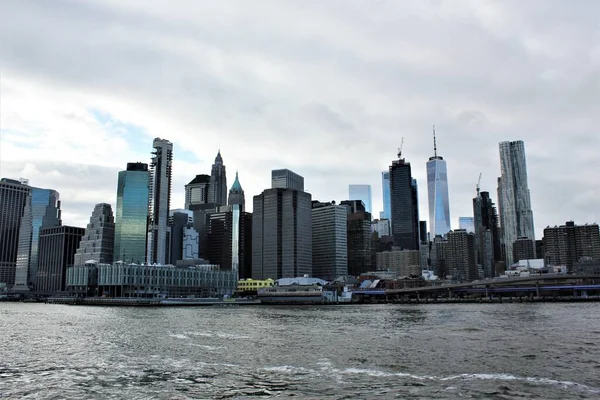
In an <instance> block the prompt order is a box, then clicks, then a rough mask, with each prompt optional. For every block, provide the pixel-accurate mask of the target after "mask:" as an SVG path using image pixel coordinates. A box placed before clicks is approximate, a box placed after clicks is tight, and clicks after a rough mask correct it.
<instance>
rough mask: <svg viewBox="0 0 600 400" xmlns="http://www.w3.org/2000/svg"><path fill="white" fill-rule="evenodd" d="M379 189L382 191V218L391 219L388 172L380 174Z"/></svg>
mask: <svg viewBox="0 0 600 400" xmlns="http://www.w3.org/2000/svg"><path fill="white" fill-rule="evenodd" d="M381 187H382V191H383V213H382V214H381V215H382V216H383V218H386V219H388V220H391V219H392V203H391V198H390V172H389V171H384V172H382V173H381Z"/></svg>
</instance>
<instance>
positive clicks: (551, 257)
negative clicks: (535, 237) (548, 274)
mask: <svg viewBox="0 0 600 400" xmlns="http://www.w3.org/2000/svg"><path fill="white" fill-rule="evenodd" d="M543 247H544V251H545V254H546V264H548V265H554V266H566V267H567V271H569V272H572V271H573V265H574V264H576V263H578V262H579V261H581V260H582V259H584V258H590V259H592V260H593V261H596V262H598V261H600V233H599V229H598V224H585V225H575V223H574V222H573V221H567V223H566V224H565V225H561V226H554V227H548V228H546V229H544V243H543Z"/></svg>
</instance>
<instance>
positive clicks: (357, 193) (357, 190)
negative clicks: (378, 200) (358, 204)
mask: <svg viewBox="0 0 600 400" xmlns="http://www.w3.org/2000/svg"><path fill="white" fill-rule="evenodd" d="M348 199H350V200H362V202H363V203H364V204H365V209H366V211H367V212H368V213H369V214H371V213H372V212H373V211H372V209H371V185H348Z"/></svg>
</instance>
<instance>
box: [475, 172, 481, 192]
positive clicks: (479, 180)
mask: <svg viewBox="0 0 600 400" xmlns="http://www.w3.org/2000/svg"><path fill="white" fill-rule="evenodd" d="M479 185H481V172H480V173H479V179H478V180H477V186H476V187H477V197H479Z"/></svg>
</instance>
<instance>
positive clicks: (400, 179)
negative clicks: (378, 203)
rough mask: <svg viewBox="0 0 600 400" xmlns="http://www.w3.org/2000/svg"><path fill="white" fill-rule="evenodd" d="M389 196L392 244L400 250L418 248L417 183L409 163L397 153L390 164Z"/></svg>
mask: <svg viewBox="0 0 600 400" xmlns="http://www.w3.org/2000/svg"><path fill="white" fill-rule="evenodd" d="M390 198H391V207H392V236H393V237H394V245H395V246H397V247H400V248H401V249H402V250H419V206H418V202H417V185H416V181H414V179H413V178H412V173H411V168H410V163H409V162H406V161H405V159H404V158H402V153H401V152H399V153H398V160H396V161H394V162H393V163H392V165H391V166H390Z"/></svg>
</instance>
